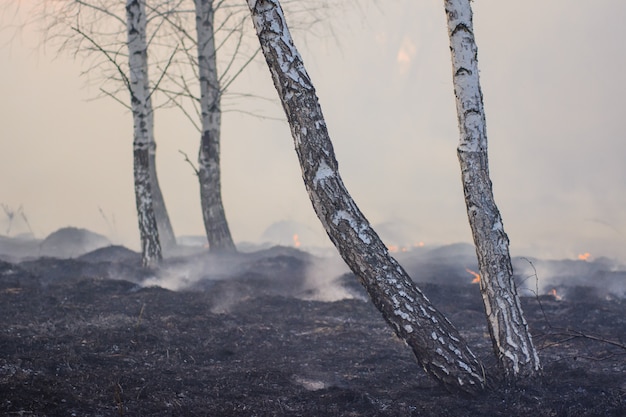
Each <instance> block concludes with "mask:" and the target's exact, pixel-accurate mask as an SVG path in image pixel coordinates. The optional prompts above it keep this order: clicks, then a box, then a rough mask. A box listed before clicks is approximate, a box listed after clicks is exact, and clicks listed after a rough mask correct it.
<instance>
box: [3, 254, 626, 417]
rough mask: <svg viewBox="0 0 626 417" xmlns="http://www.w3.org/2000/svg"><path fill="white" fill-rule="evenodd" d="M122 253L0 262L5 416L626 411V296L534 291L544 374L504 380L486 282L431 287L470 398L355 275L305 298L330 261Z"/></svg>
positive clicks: (532, 311)
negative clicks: (467, 349)
mask: <svg viewBox="0 0 626 417" xmlns="http://www.w3.org/2000/svg"><path fill="white" fill-rule="evenodd" d="M122 252H123V251H122ZM122 252H120V253H121V255H120V257H119V258H116V257H115V253H117V252H115V250H111V253H109V254H108V255H107V256H100V255H101V254H100V255H98V256H95V255H94V256H93V257H90V256H87V257H83V258H80V259H75V260H69V261H71V262H69V261H68V260H59V259H51V258H47V259H39V260H30V261H27V262H22V263H20V264H16V263H9V262H0V314H2V317H3V325H2V327H1V328H0V414H2V415H25V416H29V415H30V416H56V415H64V416H71V415H76V416H83V415H89V416H116V415H117V416H482V415H485V416H616V417H617V416H623V415H626V401H625V399H626V350H625V348H624V343H625V342H626V340H624V337H625V336H624V335H626V305H625V303H624V301H623V300H621V299H619V298H615V297H610V298H609V299H607V298H606V297H603V296H602V295H601V294H600V295H598V294H596V295H594V294H592V293H589V294H588V296H586V297H582V298H581V297H579V298H576V299H575V300H576V301H575V302H573V301H571V300H570V299H568V298H567V297H565V298H563V299H558V297H560V296H559V295H558V294H557V295H542V296H540V297H534V298H533V297H529V298H524V299H523V303H524V309H525V312H526V314H527V318H528V320H529V322H530V326H531V330H532V332H533V334H534V336H535V342H536V344H537V346H538V348H539V349H540V351H539V354H540V356H541V358H542V360H543V363H544V374H543V376H542V377H541V378H538V379H536V380H533V381H526V382H524V383H520V384H519V385H517V386H506V385H505V384H501V383H499V382H498V381H497V380H496V379H495V378H494V372H493V366H494V360H493V359H492V353H491V343H490V341H489V337H488V335H487V329H486V325H485V319H484V316H483V307H482V302H481V299H480V294H479V291H478V286H476V285H471V284H452V283H447V284H438V283H433V282H428V283H422V284H420V287H421V288H422V289H423V291H424V292H425V293H426V294H427V295H428V297H429V298H430V299H431V301H432V302H433V304H434V305H435V306H437V307H438V308H440V309H441V310H442V311H443V312H444V314H446V315H447V316H448V317H449V318H450V319H451V321H452V322H453V323H454V324H455V325H456V326H457V328H459V330H460V332H461V334H462V335H463V336H464V337H465V338H466V339H467V340H468V343H469V344H470V346H471V347H472V349H473V350H474V352H475V353H476V354H477V355H478V356H479V357H480V358H482V360H483V362H484V364H485V366H486V370H487V372H488V375H489V376H490V381H491V385H492V387H491V388H492V389H491V390H489V391H487V392H486V393H485V394H484V395H482V396H481V397H478V398H467V397H462V396H458V395H453V394H450V393H448V392H446V391H445V390H443V389H442V388H441V387H439V386H438V385H437V384H436V383H434V382H433V381H432V380H431V379H430V378H429V377H427V376H426V375H425V374H424V372H423V371H422V370H421V368H420V367H419V365H418V364H417V363H416V360H415V358H414V357H413V355H412V353H411V352H410V350H409V349H408V348H407V347H406V346H405V345H404V344H403V343H401V342H400V341H399V340H398V339H397V338H396V337H395V336H394V334H393V332H392V331H391V329H390V328H389V327H388V326H387V325H386V324H385V322H384V321H383V319H382V318H381V316H380V314H379V313H378V311H377V310H376V309H375V308H374V307H373V306H372V305H371V303H370V302H368V301H367V300H364V299H363V294H362V292H360V288H359V287H358V286H356V285H355V282H356V278H355V277H354V276H352V275H351V274H345V275H342V276H338V277H332V278H335V279H329V280H327V281H326V283H327V285H335V286H337V288H343V289H344V290H345V293H350V292H352V293H353V294H354V296H355V298H352V299H342V300H339V301H334V302H322V301H315V300H311V299H306V298H308V296H309V295H310V294H311V291H310V290H311V287H310V280H309V278H308V275H309V274H310V271H311V268H316V265H317V264H316V259H314V257H312V256H310V255H308V254H306V253H304V252H300V251H296V250H294V249H288V248H272V249H268V250H266V251H261V252H256V253H250V254H239V255H231V256H230V257H224V258H216V257H212V256H211V255H208V254H198V255H193V256H191V257H181V258H177V259H170V260H167V261H166V262H165V264H164V265H163V267H162V268H161V270H159V271H147V272H146V271H143V270H141V269H140V268H138V269H135V268H136V265H135V261H136V259H133V258H132V257H129V258H128V259H126V258H125V257H124V256H123V253H122ZM112 265H116V267H117V268H119V271H124V274H125V276H126V277H127V279H124V280H120V279H112V278H114V277H113V275H112V273H111V271H112V268H113V266H112ZM132 271H136V273H133V272H132ZM156 283H162V284H168V285H171V286H176V285H177V286H178V288H179V290H178V291H172V290H168V289H164V288H162V287H160V286H154V285H155V284H156ZM346 287H349V288H348V289H347V290H346ZM576 291H578V292H581V291H584V289H580V288H578V290H576ZM574 293H575V291H573V292H572V294H574ZM572 298H573V297H572Z"/></svg>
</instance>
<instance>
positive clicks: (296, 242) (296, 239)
mask: <svg viewBox="0 0 626 417" xmlns="http://www.w3.org/2000/svg"><path fill="white" fill-rule="evenodd" d="M300 245H301V243H300V238H299V237H298V234H297V233H294V234H293V246H295V247H296V248H299V247H300Z"/></svg>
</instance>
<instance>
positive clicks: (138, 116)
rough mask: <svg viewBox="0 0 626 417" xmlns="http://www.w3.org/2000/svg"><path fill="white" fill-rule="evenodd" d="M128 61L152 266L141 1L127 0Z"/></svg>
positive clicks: (155, 235)
mask: <svg viewBox="0 0 626 417" xmlns="http://www.w3.org/2000/svg"><path fill="white" fill-rule="evenodd" d="M126 18H127V31H128V63H129V72H130V86H129V88H130V96H131V108H132V112H133V125H134V129H133V136H134V141H133V168H134V169H133V170H134V177H135V201H136V204H137V218H138V221H139V234H140V238H141V253H142V263H143V265H144V266H151V265H152V264H154V263H157V262H159V261H160V260H161V244H160V242H159V232H158V229H157V223H156V219H155V216H154V210H153V207H152V187H151V184H150V143H151V138H150V123H151V122H150V120H151V119H150V117H151V116H150V112H149V110H150V109H149V108H148V105H147V104H148V91H149V88H148V87H147V86H148V74H147V72H146V68H147V64H146V61H147V59H148V55H147V45H146V12H145V5H144V3H143V1H142V0H127V2H126Z"/></svg>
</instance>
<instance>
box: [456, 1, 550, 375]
mask: <svg viewBox="0 0 626 417" xmlns="http://www.w3.org/2000/svg"><path fill="white" fill-rule="evenodd" d="M444 3H445V10H446V14H447V19H448V34H449V36H450V50H451V53H452V67H453V79H454V92H455V95H456V106H457V114H458V121H459V129H460V142H459V146H458V149H457V152H458V157H459V162H460V165H461V174H462V181H463V191H464V193H465V204H466V207H467V214H468V218H469V223H470V226H471V229H472V235H473V238H474V244H475V246H476V253H477V255H478V263H479V266H480V277H481V280H480V289H481V292H482V296H483V301H484V304H485V311H486V314H487V321H488V324H489V332H490V334H491V339H492V342H493V347H494V350H495V353H496V356H497V358H498V361H499V363H500V365H501V366H502V369H503V370H504V374H505V376H506V377H507V378H513V377H517V376H530V375H533V374H536V373H537V372H538V371H539V370H540V362H539V357H538V356H537V351H536V350H535V347H534V345H533V342H532V337H531V335H530V332H529V331H528V324H527V323H526V319H525V318H524V314H523V311H522V306H521V303H520V299H519V296H518V294H517V289H516V286H515V281H514V280H513V268H512V266H511V257H510V254H509V239H508V237H507V235H506V233H505V232H504V227H503V225H502V218H501V216H500V212H499V211H498V208H497V206H496V203H495V201H494V198H493V192H492V186H491V180H490V178H489V165H488V158H487V130H486V123H485V111H484V107H483V96H482V92H481V88H480V80H479V74H478V61H477V47H476V42H475V39H474V30H473V24H472V9H471V6H470V0H444Z"/></svg>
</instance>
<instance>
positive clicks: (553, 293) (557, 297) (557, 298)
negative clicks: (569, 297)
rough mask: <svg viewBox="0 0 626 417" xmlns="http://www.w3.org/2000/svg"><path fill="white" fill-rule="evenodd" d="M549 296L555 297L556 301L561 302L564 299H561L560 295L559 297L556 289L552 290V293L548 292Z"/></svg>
mask: <svg viewBox="0 0 626 417" xmlns="http://www.w3.org/2000/svg"><path fill="white" fill-rule="evenodd" d="M548 294H550V295H551V296H553V297H554V299H555V300H560V299H562V298H563V297H561V296H560V295H558V294H557V293H556V288H552V289H551V290H550V292H548Z"/></svg>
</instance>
